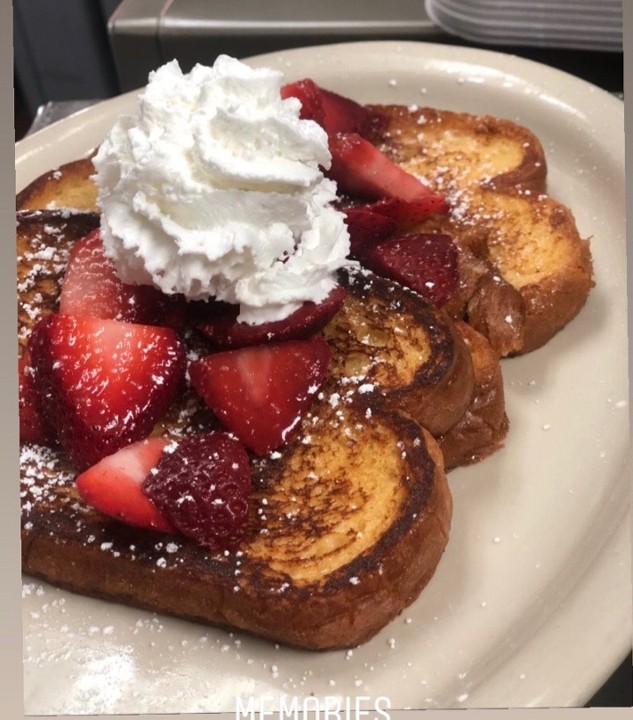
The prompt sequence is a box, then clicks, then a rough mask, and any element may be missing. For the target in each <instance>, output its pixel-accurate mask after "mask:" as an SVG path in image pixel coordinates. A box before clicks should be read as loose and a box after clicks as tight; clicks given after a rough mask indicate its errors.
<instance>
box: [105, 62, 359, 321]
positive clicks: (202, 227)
mask: <svg viewBox="0 0 633 720" xmlns="http://www.w3.org/2000/svg"><path fill="white" fill-rule="evenodd" d="M282 81H283V76H282V74H281V73H280V72H278V71H275V70H271V69H252V68H250V67H248V66H247V65H245V64H244V63H241V62H239V61H238V60H235V59H234V58H230V57H228V56H226V55H222V56H220V57H218V58H217V60H216V62H215V63H214V65H213V67H205V66H202V65H196V66H195V67H194V68H193V69H192V70H191V72H190V73H188V74H183V73H182V71H181V69H180V67H179V65H178V63H177V61H175V60H174V61H172V62H170V63H168V64H166V65H163V66H162V67H161V68H159V69H158V70H156V71H154V72H153V73H151V74H150V76H149V82H148V85H147V87H146V88H145V89H144V91H143V92H142V93H141V94H140V96H139V101H138V108H137V111H136V113H135V114H134V115H132V116H124V117H121V118H119V119H118V120H117V122H116V123H115V125H114V127H113V128H112V130H111V132H110V133H109V135H108V137H107V138H106V139H105V141H104V142H103V143H102V145H101V146H100V148H99V150H98V152H97V154H96V156H95V158H94V161H93V162H94V166H95V169H96V175H95V181H96V183H97V187H98V203H99V205H100V208H101V211H102V220H101V231H102V236H103V242H104V246H105V250H106V254H107V255H108V256H109V257H111V258H112V260H113V261H114V263H115V266H116V268H117V272H118V274H119V276H120V278H121V279H122V280H123V281H124V282H126V283H131V284H144V285H154V286H155V287H158V288H159V289H160V290H162V291H163V292H165V293H167V294H174V293H182V294H184V295H185V296H186V297H187V298H188V299H190V300H204V299H208V298H217V299H220V300H225V301H227V302H231V303H236V304H237V303H239V304H240V316H239V318H240V320H241V321H243V322H248V323H260V322H266V321H270V320H279V319H282V318H284V317H286V316H287V315H289V314H290V313H291V312H293V311H294V310H295V309H296V308H298V307H299V306H300V305H301V303H303V302H304V301H306V300H312V301H314V302H319V301H321V300H322V299H323V298H325V296H326V295H327V294H328V293H329V292H330V290H331V289H332V287H333V286H334V284H335V279H334V277H335V272H336V270H337V269H338V268H340V267H341V266H343V265H345V264H346V263H347V262H348V261H347V260H346V257H347V255H348V253H349V235H348V232H347V228H346V225H345V222H344V216H343V215H342V213H340V212H339V211H337V210H336V209H335V208H334V207H333V206H332V202H333V200H334V199H335V197H336V185H335V183H333V182H332V181H330V180H328V179H326V178H324V176H323V173H322V172H321V169H320V166H321V167H324V168H328V167H329V165H330V161H331V157H330V153H329V150H328V142H327V135H326V133H325V132H324V130H323V129H322V128H321V127H319V125H317V124H316V123H314V122H312V121H310V120H301V119H299V110H300V104H299V101H298V100H296V99H295V98H288V99H285V100H282V98H281V95H280V88H281V84H282Z"/></svg>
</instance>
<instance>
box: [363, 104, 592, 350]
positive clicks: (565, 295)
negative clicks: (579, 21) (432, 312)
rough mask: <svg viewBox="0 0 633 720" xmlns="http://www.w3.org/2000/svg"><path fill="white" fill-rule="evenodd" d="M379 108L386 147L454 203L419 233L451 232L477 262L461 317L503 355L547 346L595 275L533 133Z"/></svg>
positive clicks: (496, 122) (487, 121) (446, 114)
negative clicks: (551, 192)
mask: <svg viewBox="0 0 633 720" xmlns="http://www.w3.org/2000/svg"><path fill="white" fill-rule="evenodd" d="M377 107H378V108H379V109H380V111H381V112H382V113H383V114H384V115H386V117H387V118H388V123H387V127H386V130H385V132H384V135H383V136H382V137H381V138H380V139H379V140H377V143H378V144H379V146H380V147H381V149H382V150H383V151H384V152H385V153H387V154H388V155H389V156H390V157H391V158H392V159H393V160H395V161H396V162H398V163H399V164H401V165H402V166H403V167H404V168H405V169H406V170H408V171H409V172H412V173H414V174H416V175H419V176H420V177H423V178H424V179H425V180H426V181H427V182H428V183H429V184H430V185H431V186H432V187H433V188H434V189H437V190H439V191H441V192H443V193H445V194H446V195H447V196H448V198H449V199H450V201H451V204H452V210H451V213H450V215H449V216H448V217H444V218H440V217H434V218H431V219H429V221H427V222H425V223H422V224H421V226H420V227H419V228H418V229H419V230H420V231H422V232H424V231H431V232H436V231H439V232H446V233H448V234H449V235H451V236H452V237H453V238H454V240H455V241H456V242H457V243H458V245H460V247H461V248H462V249H464V250H466V251H467V256H468V257H470V258H474V264H475V266H476V267H475V268H472V267H471V268H468V267H466V268H465V269H463V272H465V273H467V274H468V276H469V280H470V284H469V288H468V290H469V293H470V294H466V295H463V296H462V298H461V300H462V305H461V308H459V312H456V314H459V315H463V316H464V317H465V318H466V319H467V320H468V322H469V323H470V324H472V325H473V326H474V327H475V328H476V329H477V330H479V331H480V332H482V333H483V334H484V335H486V336H487V337H488V338H489V340H490V341H491V343H492V345H493V347H494V348H495V349H496V350H497V351H498V352H499V353H500V354H501V355H503V356H506V355H514V354H520V353H525V352H529V351H531V350H535V349H536V348H538V347H540V346H542V345H544V344H545V343H546V342H547V341H548V340H549V339H550V338H551V337H552V336H553V335H554V334H556V333H557V332H558V331H559V330H561V329H562V328H563V327H564V326H565V325H566V324H567V323H568V322H570V320H572V319H573V318H574V317H575V315H576V314H577V313H578V312H579V310H580V309H581V308H582V307H583V305H584V304H585V302H586V300H587V296H588V294H589V291H590V289H591V287H592V286H593V275H592V273H593V269H592V262H591V255H590V251H589V245H588V242H587V241H586V240H584V239H582V238H581V237H580V235H579V233H578V229H577V227H576V224H575V222H574V218H573V216H572V214H571V212H570V211H569V209H568V208H566V207H565V206H563V205H562V204H560V203H558V202H556V201H555V200H553V199H552V198H551V197H549V196H547V195H546V194H545V190H546V185H545V184H546V170H547V168H546V161H545V156H544V152H543V148H542V146H541V144H540V142H539V141H538V139H537V138H536V136H535V135H534V134H533V133H532V132H530V131H529V130H527V129H526V128H523V127H521V126H519V125H517V124H515V123H512V122H509V121H507V120H503V119H498V118H492V117H489V116H483V117H481V116H474V115H469V114H467V113H455V112H450V111H443V110H435V109H430V108H418V109H411V108H405V107H403V106H393V105H392V106H377ZM462 260H463V258H462ZM464 264H466V263H464V262H463V263H462V267H463V265H464ZM478 273H479V275H478V278H473V275H477V274H478ZM477 280H480V282H478V281H477ZM453 310H456V308H455V306H454V304H453Z"/></svg>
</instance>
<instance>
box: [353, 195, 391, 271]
mask: <svg viewBox="0 0 633 720" xmlns="http://www.w3.org/2000/svg"><path fill="white" fill-rule="evenodd" d="M370 207H371V206H370V205H359V206H358V207H350V208H346V209H345V210H344V211H343V212H344V213H345V223H346V224H347V230H348V231H349V251H350V252H349V255H350V257H351V258H354V259H356V260H361V259H362V258H363V257H364V256H365V254H366V252H367V251H368V250H369V249H370V248H373V247H374V246H375V245H377V244H378V243H379V242H380V241H381V240H385V239H386V238H388V237H391V236H392V235H394V234H395V233H397V232H398V225H397V224H396V223H395V222H394V221H393V220H392V219H391V218H389V217H387V216H386V215H381V214H380V213H376V212H373V210H370V209H369V208H370Z"/></svg>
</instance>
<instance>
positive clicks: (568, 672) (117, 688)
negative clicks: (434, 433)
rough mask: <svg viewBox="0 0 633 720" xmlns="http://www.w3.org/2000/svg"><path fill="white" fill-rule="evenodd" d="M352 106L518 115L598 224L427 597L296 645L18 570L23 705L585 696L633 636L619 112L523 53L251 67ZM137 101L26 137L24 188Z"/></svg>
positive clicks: (320, 52) (472, 476) (112, 104)
mask: <svg viewBox="0 0 633 720" xmlns="http://www.w3.org/2000/svg"><path fill="white" fill-rule="evenodd" d="M251 62H252V63H253V64H257V65H269V66H273V67H276V68H280V69H282V70H283V71H285V72H286V73H287V77H288V79H293V78H299V77H304V76H311V77H313V78H315V79H316V80H317V81H319V82H320V83H322V84H323V85H324V86H326V87H329V88H332V89H334V90H337V91H339V92H342V93H345V94H348V95H350V96H353V97H355V98H357V99H358V100H359V101H363V102H368V101H373V102H387V103H389V102H404V103H418V104H422V103H424V104H429V105H433V106H437V107H444V108H451V109H455V110H464V111H471V112H475V113H492V114H494V115H499V116H505V117H509V118H511V119H512V120H515V121H518V122H520V123H523V124H524V125H526V126H528V127H530V128H531V129H532V130H534V131H535V132H536V133H537V134H538V135H539V136H540V137H541V139H542V141H543V143H544V146H545V148H546V152H547V156H548V159H549V165H550V184H549V187H550V193H551V194H552V195H553V196H555V197H557V198H558V199H560V200H561V201H563V202H565V203H566V204H568V205H570V206H571V207H572V208H573V210H574V212H575V215H576V218H577V222H578V226H579V229H580V232H581V234H582V235H583V236H585V237H589V236H591V237H592V251H593V255H594V259H595V276H596V287H595V289H594V291H593V292H592V294H591V297H590V300H589V302H588V305H587V306H586V307H585V309H584V310H583V311H582V313H581V314H580V316H579V317H578V318H576V319H575V320H574V321H573V322H572V323H571V324H570V325H569V326H568V327H567V328H566V329H565V330H564V331H563V332H562V333H560V334H559V335H558V336H557V337H556V338H554V340H552V341H551V342H550V343H549V344H548V345H547V346H546V347H545V348H543V349H542V350H539V351H537V352H534V353H532V354H531V355H529V356H527V357H523V358H520V359H513V360H506V361H504V365H503V369H504V373H505V378H506V386H507V408H508V414H509V416H510V419H511V430H510V434H509V437H508V441H507V443H506V446H505V448H504V449H503V450H502V451H500V452H498V453H497V454H496V455H494V456H493V457H492V458H490V459H488V460H486V461H485V462H483V463H481V464H480V465H477V466H474V467H471V468H466V469H460V470H457V471H455V472H453V473H452V474H451V475H450V484H451V487H452V490H453V493H454V499H455V515H454V522H453V530H452V535H451V539H450V542H449V546H448V549H447V551H446V554H445V557H444V558H443V560H442V562H441V563H440V566H439V569H438V571H437V574H436V575H435V577H434V578H433V580H432V582H431V583H430V585H429V586H428V588H427V589H426V590H425V591H424V592H423V594H422V596H421V597H420V598H419V599H418V601H416V602H415V603H414V605H413V606H412V607H410V608H409V609H408V610H406V611H405V612H404V614H403V615H402V616H401V617H399V618H397V619H396V620H395V621H394V622H392V623H391V624H390V625H389V626H388V627H387V628H385V629H384V631H382V632H381V633H380V634H379V635H378V636H377V637H375V638H374V639H373V640H372V641H370V642H369V643H367V644H365V645H363V646H362V647H359V648H358V649H356V650H354V651H353V652H349V653H346V652H327V653H318V654H314V653H309V652H302V651H298V650H288V649H284V648H280V647H276V646H273V645H271V644H269V643H266V642H261V641H259V640H256V639H252V638H248V637H245V636H242V635H240V634H235V635H230V634H227V633H225V632H219V631H216V630H214V629H208V628H204V627H201V626H198V625H195V624H190V623H186V622H181V621H178V620H175V619H170V618H166V617H156V616H153V615H152V614H149V613H146V612H141V611H138V610H135V609H129V608H124V607H120V606H117V605H113V604H108V603H105V602H100V601H96V600H91V599H86V598H82V597H79V596H74V595H71V594H68V593H65V592H61V591H58V590H57V589H54V588H52V587H50V586H47V585H42V584H41V583H40V582H37V581H35V582H34V581H32V580H30V579H29V578H26V579H25V586H24V587H25V591H24V680H25V703H26V708H25V709H26V712H27V714H40V713H41V714H57V713H58V714H75V713H103V714H106V713H126V714H128V713H129V714H133V713H144V712H151V713H158V712H165V713H177V712H183V713H184V712H196V711H207V712H209V711H218V710H222V711H227V712H233V711H234V709H235V702H236V696H237V695H238V694H242V695H245V694H251V695H268V696H272V698H273V699H276V700H277V701H278V700H279V698H280V697H281V696H297V697H299V698H302V697H305V696H307V695H309V694H311V693H313V694H314V695H316V696H317V697H319V698H326V697H330V696H338V697H348V696H361V695H362V696H368V697H370V698H374V699H375V698H377V697H379V696H385V697H387V698H388V699H389V702H390V705H391V707H392V708H397V709H403V708H432V707H441V708H449V707H508V706H510V707H526V706H535V705H537V706H538V705H540V706H569V705H581V704H583V703H584V702H585V701H586V700H587V699H588V698H589V697H590V695H591V694H592V693H593V692H594V691H595V690H596V689H597V688H598V687H599V685H600V684H601V683H602V682H603V681H604V680H605V679H606V677H607V676H608V675H609V674H610V672H611V671H612V670H613V669H614V668H615V667H616V665H617V664H618V663H619V662H620V661H621V660H622V659H623V658H624V656H625V655H626V653H627V651H628V649H629V648H630V645H631V641H630V637H631V615H632V613H631V585H630V566H631V561H630V526H629V480H628V474H627V460H628V383H627V350H628V348H627V297H626V289H627V288H626V256H625V235H624V227H625V185H624V165H623V164H624V130H623V106H622V104H621V103H620V101H618V100H616V99H614V98H612V97H611V96H609V95H608V94H607V93H605V92H603V91H601V90H599V89H597V88H595V87H593V86H591V85H589V84H587V83H585V82H583V81H581V80H578V79H576V78H574V77H571V76H569V75H566V74H563V73H561V72H558V71H556V70H552V69H549V68H547V67H544V66H542V65H538V64H535V63H532V62H528V61H525V60H520V59H518V58H515V57H510V56H506V55H501V54H497V53H491V52H481V51H477V50H472V49H459V48H454V47H444V46H438V45H431V44H418V43H393V42H384V43H362V44H361V43H358V44H344V45H338V46H328V47H321V48H319V47H316V48H309V49H301V50H292V51H287V52H281V53H278V54H273V55H268V56H264V57H259V58H255V59H253V60H252V61H251ZM132 105H133V96H131V95H126V96H122V97H119V98H116V99H113V100H110V101H107V102H104V103H102V104H100V105H98V106H97V107H95V108H92V109H89V110H86V111H83V112H81V113H79V114H77V115H76V116H74V117H72V118H70V119H68V120H65V121H61V122H59V123H57V124H55V125H53V126H51V127H49V128H46V129H45V130H43V131H41V132H40V133H37V134H36V135H34V136H32V137H29V138H27V139H26V140H24V141H22V142H21V143H19V145H18V146H17V148H16V168H17V182H18V188H21V187H23V186H24V185H25V184H26V183H27V182H29V181H30V180H32V179H33V178H35V177H36V176H37V175H39V174H40V173H42V172H44V171H45V170H48V169H50V168H53V167H55V166H56V165H57V164H59V163H61V162H64V161H67V160H71V159H74V158H76V157H78V156H79V155H81V154H83V153H85V152H87V151H88V150H89V149H90V148H92V147H93V146H94V145H96V144H98V143H99V142H100V140H101V138H102V137H103V135H104V133H105V132H106V131H107V130H108V129H109V127H110V125H111V123H112V122H113V120H114V118H115V116H116V115H117V114H118V113H120V112H122V111H128V110H130V108H131V107H132Z"/></svg>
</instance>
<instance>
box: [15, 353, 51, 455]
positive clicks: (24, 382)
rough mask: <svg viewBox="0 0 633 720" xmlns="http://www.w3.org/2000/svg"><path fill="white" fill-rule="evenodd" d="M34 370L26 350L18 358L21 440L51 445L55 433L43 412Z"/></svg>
mask: <svg viewBox="0 0 633 720" xmlns="http://www.w3.org/2000/svg"><path fill="white" fill-rule="evenodd" d="M34 372H35V371H34V369H33V366H32V363H31V356H30V353H29V351H28V350H26V351H25V352H24V354H23V355H22V357H21V358H20V359H19V360H18V391H19V397H20V405H19V414H20V442H21V443H36V444H38V445H49V444H50V443H51V442H53V440H54V433H53V431H52V429H51V427H50V426H49V424H48V423H47V422H46V420H45V418H44V416H43V413H42V401H41V399H40V394H39V391H38V389H37V387H36V385H35V380H34Z"/></svg>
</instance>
